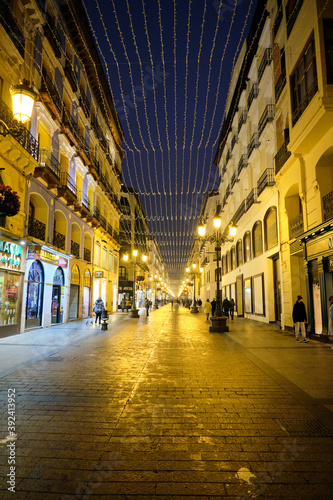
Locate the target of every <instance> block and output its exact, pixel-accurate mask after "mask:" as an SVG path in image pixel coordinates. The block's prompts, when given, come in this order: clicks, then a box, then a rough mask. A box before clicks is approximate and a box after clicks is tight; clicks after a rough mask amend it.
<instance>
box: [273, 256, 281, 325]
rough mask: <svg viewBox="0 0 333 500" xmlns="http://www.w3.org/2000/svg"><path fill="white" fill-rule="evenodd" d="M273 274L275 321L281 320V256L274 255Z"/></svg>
mask: <svg viewBox="0 0 333 500" xmlns="http://www.w3.org/2000/svg"><path fill="white" fill-rule="evenodd" d="M273 276H274V312H275V321H276V322H281V273H280V257H279V255H277V256H275V257H273Z"/></svg>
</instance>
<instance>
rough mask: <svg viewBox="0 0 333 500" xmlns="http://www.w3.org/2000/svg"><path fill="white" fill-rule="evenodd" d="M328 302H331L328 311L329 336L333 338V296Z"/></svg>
mask: <svg viewBox="0 0 333 500" xmlns="http://www.w3.org/2000/svg"><path fill="white" fill-rule="evenodd" d="M328 300H329V301H330V306H329V309H328V335H331V336H333V295H331V296H330V298H329V299H328Z"/></svg>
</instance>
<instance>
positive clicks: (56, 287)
mask: <svg viewBox="0 0 333 500" xmlns="http://www.w3.org/2000/svg"><path fill="white" fill-rule="evenodd" d="M63 289H64V272H63V270H62V269H61V267H58V268H57V269H56V272H55V273H54V277H53V288H52V302H51V324H52V325H55V324H57V323H63V321H64V320H63V295H64V294H63Z"/></svg>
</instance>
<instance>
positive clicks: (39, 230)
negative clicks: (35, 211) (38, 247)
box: [28, 217, 46, 241]
mask: <svg viewBox="0 0 333 500" xmlns="http://www.w3.org/2000/svg"><path fill="white" fill-rule="evenodd" d="M28 236H32V237H33V238H38V239H39V240H42V241H45V240H46V238H45V237H46V224H44V222H41V221H40V220H37V219H34V218H33V217H29V220H28Z"/></svg>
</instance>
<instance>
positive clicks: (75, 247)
mask: <svg viewBox="0 0 333 500" xmlns="http://www.w3.org/2000/svg"><path fill="white" fill-rule="evenodd" d="M71 254H72V255H74V257H76V258H77V259H79V258H80V243H77V242H76V241H73V240H71Z"/></svg>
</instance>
